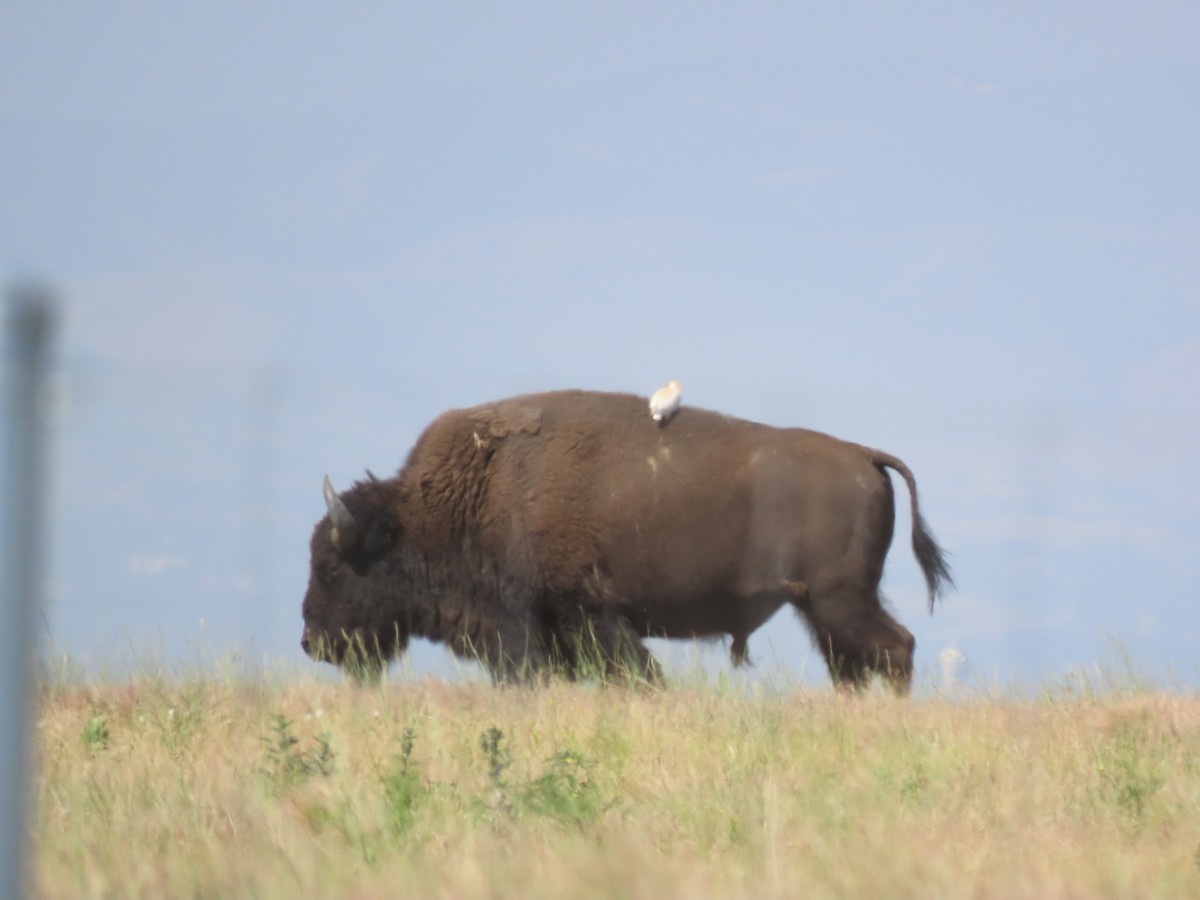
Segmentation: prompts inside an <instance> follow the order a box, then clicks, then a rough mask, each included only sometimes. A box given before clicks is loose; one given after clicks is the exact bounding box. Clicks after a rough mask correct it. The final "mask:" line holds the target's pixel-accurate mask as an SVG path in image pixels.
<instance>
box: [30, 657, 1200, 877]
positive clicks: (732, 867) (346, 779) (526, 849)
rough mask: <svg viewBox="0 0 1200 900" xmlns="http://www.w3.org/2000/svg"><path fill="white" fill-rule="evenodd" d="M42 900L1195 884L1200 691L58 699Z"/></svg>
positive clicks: (155, 682)
mask: <svg viewBox="0 0 1200 900" xmlns="http://www.w3.org/2000/svg"><path fill="white" fill-rule="evenodd" d="M36 738H37V747H38V753H39V757H40V766H41V775H40V779H39V780H38V782H37V786H36V796H37V821H36V823H35V826H34V827H35V832H36V845H37V846H36V861H35V870H36V883H37V888H38V893H39V895H41V896H48V897H80V896H87V897H110V896H119V897H163V896H172V897H213V896H238V897H250V896H253V897H276V896H278V897H292V896H305V897H367V898H370V897H381V898H382V897H392V896H396V895H397V893H398V892H403V894H404V895H406V896H422V897H455V898H458V897H464V898H465V897H507V896H514V897H516V896H520V897H534V898H536V897H547V898H550V897H553V898H561V897H633V898H636V897H647V898H651V897H653V898H659V897H795V896H805V897H860V896H863V897H867V896H888V897H922V898H924V897H1037V898H1052V897H1195V896H1200V699H1197V698H1195V697H1189V696H1185V695H1180V694H1164V693H1154V692H1150V691H1145V690H1126V691H1109V692H1101V691H1096V690H1091V689H1088V690H1078V689H1075V688H1074V687H1072V686H1069V685H1066V686H1060V687H1058V688H1055V689H1051V690H1048V691H1045V692H1044V693H1043V695H1042V696H1041V697H1040V698H1038V699H1019V698H1013V697H1001V698H994V697H987V696H977V697H971V698H968V699H955V700H953V701H951V700H948V699H944V698H937V697H932V698H931V697H925V698H918V699H915V700H911V701H898V700H895V699H892V698H890V697H887V696H884V695H882V694H869V695H866V696H862V697H849V698H847V697H842V696H839V695H837V694H835V693H833V692H831V691H816V692H811V691H804V690H802V689H798V688H795V689H787V690H777V689H772V688H769V687H768V688H764V687H761V686H755V685H753V684H751V685H742V686H738V687H730V686H729V685H728V684H725V683H723V682H719V683H718V684H716V685H712V684H704V685H686V684H685V685H681V686H676V687H672V688H669V689H664V690H659V691H652V690H646V689H628V688H603V687H597V686H595V685H591V686H589V685H571V684H552V685H549V686H545V687H538V688H503V689H497V688H493V687H490V686H487V685H482V684H454V685H451V684H446V683H444V682H440V681H433V680H426V681H417V682H410V683H395V682H393V683H389V684H385V685H384V686H383V687H381V688H375V689H369V688H360V687H355V686H354V685H352V684H346V685H342V684H335V683H329V682H322V681H318V680H313V679H309V678H298V679H294V680H292V681H290V682H285V681H283V680H279V681H277V682H275V683H269V682H248V681H246V680H239V679H235V678H230V677H220V676H217V677H212V678H207V679H184V680H178V681H176V680H172V679H170V678H164V677H158V678H144V679H134V680H131V681H126V682H114V683H93V684H87V683H78V682H77V683H73V684H72V683H56V684H52V685H48V686H46V687H45V688H44V689H43V694H42V697H41V704H40V710H39V720H38V723H37V729H36Z"/></svg>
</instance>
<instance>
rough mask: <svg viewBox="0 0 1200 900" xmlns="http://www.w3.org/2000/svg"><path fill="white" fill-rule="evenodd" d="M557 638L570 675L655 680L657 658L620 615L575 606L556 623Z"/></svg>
mask: <svg viewBox="0 0 1200 900" xmlns="http://www.w3.org/2000/svg"><path fill="white" fill-rule="evenodd" d="M558 639H559V641H560V643H561V644H562V645H563V648H562V649H563V651H564V654H565V656H566V659H567V671H568V674H569V676H570V677H571V678H595V679H599V680H603V681H624V682H633V683H642V684H658V683H661V682H662V680H663V674H662V669H661V667H660V666H659V664H658V660H656V659H655V658H654V655H653V654H652V653H651V652H650V651H649V650H648V649H647V648H646V645H645V644H644V643H642V639H641V636H640V635H638V633H637V631H635V630H634V628H633V626H632V625H630V623H629V621H628V620H627V619H625V618H624V617H623V616H619V615H617V614H616V613H613V612H611V611H607V610H606V611H593V610H587V611H585V610H582V609H577V610H575V612H574V613H573V614H572V615H570V616H564V617H562V618H561V619H560V620H559V623H558Z"/></svg>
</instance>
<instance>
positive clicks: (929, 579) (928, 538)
mask: <svg viewBox="0 0 1200 900" xmlns="http://www.w3.org/2000/svg"><path fill="white" fill-rule="evenodd" d="M870 452H871V456H872V461H873V462H874V463H875V465H876V466H879V467H880V468H883V467H885V466H886V467H887V468H889V469H895V470H896V471H897V472H899V473H900V477H902V478H903V479H904V482H905V484H907V485H908V495H909V497H910V498H911V500H912V546H913V555H915V556H916V557H917V563H918V564H919V565H920V566H921V571H922V572H923V573H924V574H925V584H926V585H928V587H929V612H930V613H932V612H933V604H934V601H935V600H937V598H938V597H940V596H941V595H942V593H943V592H944V591H945V590H946V588H948V587H954V576H953V575H952V574H951V573H950V564H949V563H947V562H946V551H945V550H943V549H942V548H941V547H940V546H938V542H937V541H936V540H934V538H933V532H931V531H930V530H929V526H928V525H927V524H926V523H925V518H924V517H923V516H922V515H921V508H920V506H919V505H918V503H917V480H916V479H915V478H913V473H912V472H911V471H909V468H908V466H906V465H905V464H904V463H903V462H901V461H900V460H899V459H897V458H896V457H895V456H892V455H891V454H889V453H884V452H883V451H882V450H871V451H870Z"/></svg>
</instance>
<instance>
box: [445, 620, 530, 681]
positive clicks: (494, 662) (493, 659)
mask: <svg viewBox="0 0 1200 900" xmlns="http://www.w3.org/2000/svg"><path fill="white" fill-rule="evenodd" d="M451 644H452V647H453V649H454V651H455V652H456V653H457V654H458V655H460V656H463V657H465V658H467V659H476V660H478V661H479V663H480V664H481V665H482V666H483V667H484V668H485V669H487V671H488V674H490V675H491V676H492V681H493V682H495V683H496V684H523V683H526V682H529V681H532V680H534V679H535V678H537V677H538V676H540V675H541V674H543V673H544V672H545V671H546V668H547V663H548V657H547V654H546V648H545V645H544V642H543V641H542V638H541V635H540V634H539V633H538V632H537V631H536V630H535V629H533V628H531V627H530V626H529V625H527V624H526V623H524V622H522V621H520V620H519V619H517V618H516V617H515V616H512V615H508V614H503V615H498V616H496V617H495V618H493V619H491V620H489V621H481V620H478V621H473V622H472V623H471V624H470V625H469V626H468V627H467V628H465V629H463V631H462V633H461V634H460V635H459V636H458V637H457V638H455V639H454V640H453V641H452V642H451Z"/></svg>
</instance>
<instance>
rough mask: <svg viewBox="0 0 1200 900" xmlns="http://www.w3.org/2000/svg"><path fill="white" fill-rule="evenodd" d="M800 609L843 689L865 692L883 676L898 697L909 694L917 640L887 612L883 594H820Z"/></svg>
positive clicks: (826, 661)
mask: <svg viewBox="0 0 1200 900" xmlns="http://www.w3.org/2000/svg"><path fill="white" fill-rule="evenodd" d="M797 609H798V611H800V612H801V614H802V616H803V618H804V621H805V624H806V625H807V626H808V628H809V631H810V632H812V635H813V638H814V640H815V641H816V643H817V646H818V648H819V649H820V651H821V655H822V657H824V659H825V665H826V667H827V668H828V669H829V675H830V677H831V678H832V679H833V681H834V683H835V684H836V685H837V686H838V687H839V688H841V689H843V690H862V689H865V688H867V687H869V686H870V683H871V680H872V678H873V676H874V675H879V676H880V677H881V678H883V679H884V680H885V681H887V682H888V684H889V685H890V686H891V688H892V690H893V691H895V692H896V693H897V694H898V695H901V696H904V695H907V694H908V692H909V690H910V688H911V686H912V672H913V651H914V649H915V648H916V643H917V642H916V639H915V638H914V637H913V635H912V632H910V631H909V630H908V629H907V628H905V627H904V626H903V625H901V624H900V623H899V622H897V621H896V620H895V619H894V618H893V617H892V616H891V614H889V613H888V611H887V610H885V609H884V608H883V605H882V604H881V603H880V601H879V596H878V594H877V593H875V592H870V593H869V594H868V595H867V596H865V597H864V596H863V595H862V594H857V593H856V594H846V593H841V594H839V593H834V594H832V595H830V594H818V595H816V596H815V597H814V599H813V602H812V603H811V604H809V605H808V606H797Z"/></svg>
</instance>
